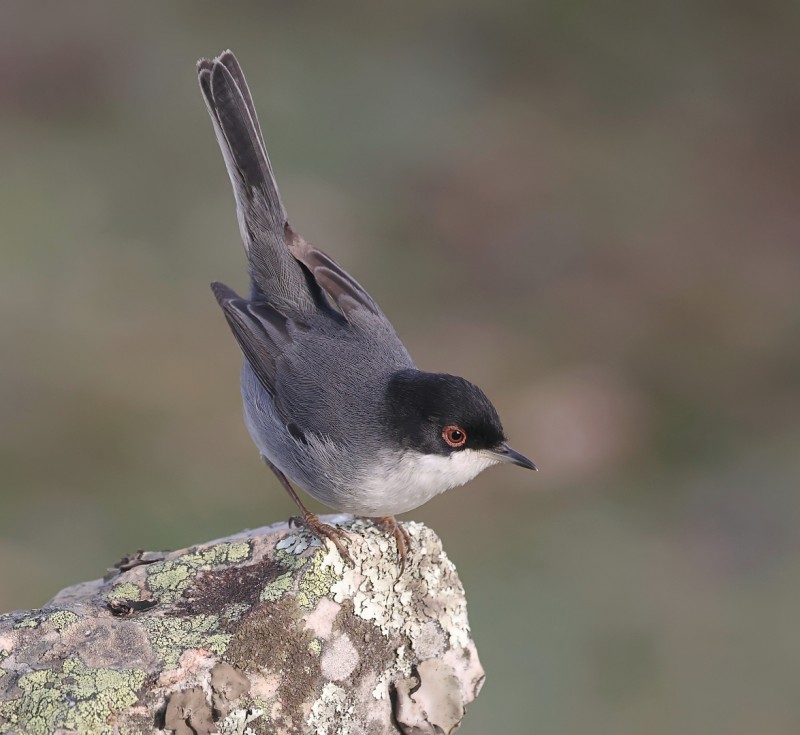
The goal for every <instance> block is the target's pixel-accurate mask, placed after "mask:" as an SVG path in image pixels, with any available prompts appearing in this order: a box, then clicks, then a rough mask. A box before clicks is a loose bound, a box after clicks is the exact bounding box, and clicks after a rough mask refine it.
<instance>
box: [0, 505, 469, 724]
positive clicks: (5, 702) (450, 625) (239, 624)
mask: <svg viewBox="0 0 800 735" xmlns="http://www.w3.org/2000/svg"><path fill="white" fill-rule="evenodd" d="M326 520H327V521H328V522H336V523H337V524H338V525H341V526H342V527H343V528H345V529H347V530H348V532H349V537H350V546H349V550H350V554H351V556H352V557H353V562H354V565H353V566H350V565H347V564H345V563H344V562H343V561H342V559H341V558H340V556H339V554H338V553H337V552H336V550H335V549H333V548H332V547H331V546H330V545H327V546H322V545H321V544H320V543H319V542H318V541H317V540H316V539H314V538H312V537H311V536H309V535H308V534H307V532H305V531H304V530H298V529H290V528H289V527H288V526H287V525H286V524H285V523H284V524H276V525H273V526H269V527H267V528H262V529H258V530H255V531H247V532H244V533H240V534H237V535H235V536H231V537H229V538H225V539H220V540H217V541H212V542H209V543H205V544H201V545H199V546H194V547H191V548H189V549H183V550H181V551H175V552H170V553H156V552H147V553H144V552H139V553H137V554H135V555H132V556H130V557H127V558H126V559H124V560H122V562H120V563H119V564H118V565H117V567H116V568H115V569H113V570H112V571H111V573H110V574H109V575H107V576H106V578H105V579H102V580H95V581H93V582H85V583H82V584H79V585H75V586H74V587H70V588H68V589H66V590H64V591H62V592H60V593H59V594H58V595H56V597H55V598H53V600H51V601H50V602H49V603H48V604H47V605H45V607H43V608H41V609H39V610H30V611H19V612H13V613H8V614H5V615H0V733H4V734H5V733H14V735H43V734H44V733H60V734H61V735H67V734H69V733H80V735H93V734H94V733H97V734H100V733H102V734H103V735H105V734H106V733H113V734H119V735H123V734H131V735H132V734H134V733H172V732H174V733H177V734H178V735H183V734H184V733H186V734H194V735H211V734H212V733H220V734H221V735H233V734H234V733H235V734H237V735H256V734H257V733H314V735H328V734H330V735H334V733H335V734H337V735H361V734H363V735H367V734H368V733H369V735H375V734H376V733H397V732H401V733H405V734H406V735H410V734H412V733H413V734H414V735H422V734H423V733H437V734H438V733H450V732H453V731H454V730H455V729H456V728H457V727H458V725H459V723H460V722H461V719H462V717H463V716H464V711H465V706H466V705H467V704H469V702H471V701H472V700H473V699H474V698H475V696H476V695H477V694H478V691H479V690H480V687H481V684H482V683H483V678H484V673H483V669H482V668H481V665H480V662H479V660H478V656H477V652H476V650H475V646H474V644H473V642H472V639H471V638H470V631H469V624H468V621H467V608H466V600H465V598H464V590H463V588H462V586H461V582H460V581H459V579H458V575H457V573H456V570H455V567H454V566H453V564H452V563H451V562H450V560H449V559H448V558H447V556H446V554H445V553H444V551H443V550H442V546H441V542H440V541H439V539H438V537H437V536H436V535H435V534H434V533H433V532H432V531H431V530H430V529H428V528H426V527H424V526H422V525H420V524H417V523H407V524H404V526H405V528H406V529H407V530H408V532H409V534H410V535H411V538H412V540H413V548H412V550H411V553H410V554H409V558H408V563H407V565H406V569H405V572H404V573H403V574H402V575H401V576H398V573H399V565H398V562H397V557H396V547H395V544H394V540H392V539H389V538H388V537H387V536H386V535H385V534H384V533H383V532H382V531H380V530H379V529H378V528H376V527H375V526H374V525H373V524H371V523H369V522H368V521H365V520H362V519H352V518H350V517H349V516H335V517H332V518H328V519H326Z"/></svg>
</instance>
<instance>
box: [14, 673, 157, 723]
mask: <svg viewBox="0 0 800 735" xmlns="http://www.w3.org/2000/svg"><path fill="white" fill-rule="evenodd" d="M144 680H145V672H144V671H141V670H139V669H122V670H120V671H115V670H113V669H94V668H90V667H88V666H86V665H85V664H84V663H82V662H81V661H80V659H78V658H70V659H67V660H66V661H65V662H64V665H63V667H62V670H61V671H54V670H42V671H32V672H30V673H28V674H24V675H23V676H21V677H20V678H19V680H18V681H17V686H18V687H19V688H20V690H21V691H22V694H21V696H19V697H17V698H16V699H12V700H10V701H7V702H2V703H0V733H19V735H45V734H49V733H52V732H55V731H56V730H59V729H65V730H74V731H76V732H80V733H81V735H102V733H107V732H108V731H109V730H108V727H109V726H108V723H109V718H111V717H112V716H113V715H115V714H117V713H119V712H122V711H123V710H125V709H126V708H127V707H130V706H131V705H133V704H134V703H135V702H136V700H137V692H138V690H139V689H140V688H141V686H142V685H143V684H144Z"/></svg>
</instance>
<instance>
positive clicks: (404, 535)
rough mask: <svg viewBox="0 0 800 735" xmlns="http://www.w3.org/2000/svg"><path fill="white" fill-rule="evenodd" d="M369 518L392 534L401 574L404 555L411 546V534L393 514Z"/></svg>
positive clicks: (403, 567)
mask: <svg viewBox="0 0 800 735" xmlns="http://www.w3.org/2000/svg"><path fill="white" fill-rule="evenodd" d="M371 520H372V521H373V523H375V525H376V526H378V527H379V528H381V529H382V530H383V531H385V532H386V533H389V534H391V535H392V536H394V540H395V543H396V544H397V556H398V557H399V558H400V574H401V575H402V574H403V572H404V571H405V568H406V556H407V554H408V551H409V549H410V548H411V536H410V535H409V533H408V531H406V529H405V528H403V527H402V526H401V525H400V523H399V522H398V520H397V519H396V518H395V517H394V516H381V517H379V518H372V519H371Z"/></svg>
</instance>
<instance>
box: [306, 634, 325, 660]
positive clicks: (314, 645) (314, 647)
mask: <svg viewBox="0 0 800 735" xmlns="http://www.w3.org/2000/svg"><path fill="white" fill-rule="evenodd" d="M308 650H309V651H311V653H313V654H314V655H315V656H319V655H320V654H321V653H322V643H320V641H319V638H315V639H314V640H313V641H311V643H309V644H308Z"/></svg>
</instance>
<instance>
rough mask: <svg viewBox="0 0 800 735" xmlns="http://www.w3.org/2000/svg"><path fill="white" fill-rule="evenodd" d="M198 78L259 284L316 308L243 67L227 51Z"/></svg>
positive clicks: (276, 296) (272, 294)
mask: <svg viewBox="0 0 800 735" xmlns="http://www.w3.org/2000/svg"><path fill="white" fill-rule="evenodd" d="M197 76H198V80H199V82H200V89H201V91H202V93H203V98H204V99H205V102H206V106H207V107H208V111H209V114H210V115H211V121H212V123H213V125H214V132H215V133H216V136H217V141H218V143H219V146H220V149H221V151H222V156H223V158H224V159H225V166H226V168H227V170H228V175H229V177H230V180H231V184H232V186H233V192H234V196H235V198H236V209H237V214H238V219H239V230H240V231H241V234H242V239H243V241H244V244H245V248H246V250H247V255H248V262H249V266H250V276H251V278H252V280H253V283H254V286H255V288H256V290H257V292H259V293H260V294H261V295H263V296H265V297H267V298H268V299H269V301H270V302H272V303H274V304H275V305H276V306H279V307H282V308H285V309H287V310H289V311H301V312H302V311H309V310H312V309H314V308H315V303H314V299H313V297H312V295H311V294H310V293H309V290H308V286H307V282H306V278H305V276H304V274H303V270H302V267H301V266H300V265H299V264H298V262H297V261H296V260H295V259H294V257H292V254H291V253H290V252H289V249H288V247H287V241H286V233H287V229H288V220H287V216H286V210H285V209H284V207H283V202H282V201H281V197H280V193H279V192H278V186H277V184H276V182H275V176H274V174H273V172H272V165H271V163H270V160H269V155H268V154H267V150H266V146H265V145H264V140H263V138H262V135H261V127H260V125H259V122H258V117H257V115H256V112H255V108H254V106H253V101H252V98H251V96H250V91H249V89H248V87H247V82H246V81H245V78H244V74H243V73H242V70H241V67H240V66H239V63H238V61H237V60H236V57H235V56H234V55H233V53H232V52H230V51H226V52H224V53H223V54H221V55H220V56H219V57H217V58H216V59H214V60H213V61H211V60H207V59H201V60H200V61H199V62H198V65H197Z"/></svg>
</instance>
